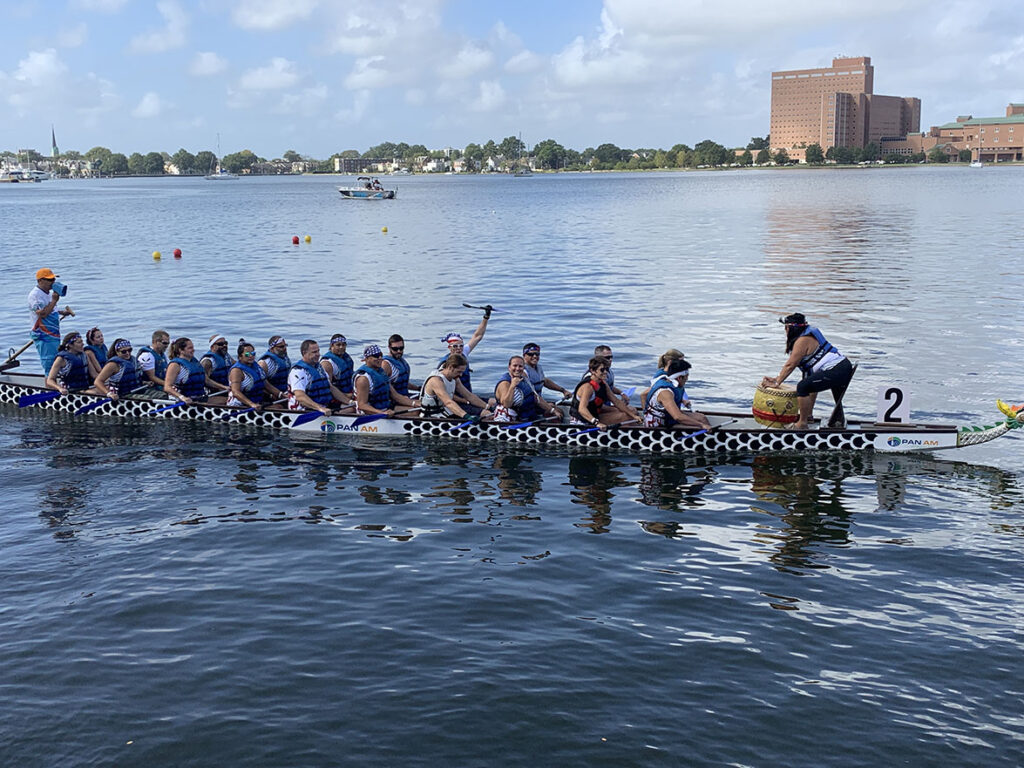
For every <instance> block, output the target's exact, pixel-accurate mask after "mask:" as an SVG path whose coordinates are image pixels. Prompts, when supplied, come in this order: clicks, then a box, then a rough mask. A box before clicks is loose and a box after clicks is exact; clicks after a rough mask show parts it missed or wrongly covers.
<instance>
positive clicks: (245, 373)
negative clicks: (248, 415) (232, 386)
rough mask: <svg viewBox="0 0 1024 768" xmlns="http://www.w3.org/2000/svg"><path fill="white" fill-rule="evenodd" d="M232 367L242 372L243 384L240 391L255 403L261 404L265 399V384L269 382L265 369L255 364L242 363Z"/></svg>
mask: <svg viewBox="0 0 1024 768" xmlns="http://www.w3.org/2000/svg"><path fill="white" fill-rule="evenodd" d="M231 367H232V368H237V369H238V370H240V371H241V372H242V384H241V386H240V387H239V389H241V390H242V392H244V393H245V396H246V397H248V398H249V399H250V400H252V401H253V402H254V403H258V402H260V401H261V400H262V399H263V383H264V382H265V381H266V380H267V375H266V374H265V373H264V372H263V369H262V368H260V367H259V366H258V365H256V364H255V363H253V364H252V365H246V364H245V363H242V362H238V363H235V364H234V365H232V366H231Z"/></svg>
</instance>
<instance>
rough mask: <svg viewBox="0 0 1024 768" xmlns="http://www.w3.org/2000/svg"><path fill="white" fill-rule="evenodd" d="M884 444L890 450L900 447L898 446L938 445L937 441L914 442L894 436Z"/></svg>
mask: <svg viewBox="0 0 1024 768" xmlns="http://www.w3.org/2000/svg"><path fill="white" fill-rule="evenodd" d="M885 442H886V444H888V445H889V446H890V447H891V448H896V447H897V446H900V445H928V446H930V445H938V444H939V441H938V440H916V439H914V440H912V439H909V438H906V437H896V435H893V436H892V437H890V438H889V439H888V440H886V441H885Z"/></svg>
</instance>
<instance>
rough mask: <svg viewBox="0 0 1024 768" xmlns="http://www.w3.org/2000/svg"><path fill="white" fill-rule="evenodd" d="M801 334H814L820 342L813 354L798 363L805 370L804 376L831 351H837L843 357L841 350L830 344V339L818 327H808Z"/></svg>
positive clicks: (815, 338)
mask: <svg viewBox="0 0 1024 768" xmlns="http://www.w3.org/2000/svg"><path fill="white" fill-rule="evenodd" d="M800 336H801V337H803V336H813V337H814V340H815V341H816V342H818V348H817V349H816V350H814V351H813V352H812V353H811V354H809V355H807V356H805V357H803V358H802V359H801V360H800V362H799V363H797V365H798V366H800V370H801V371H803V374H804V376H807V375H808V374H809V373H811V372H812V371H813V370H814V366H816V365H817V364H818V363H819V362H821V360H822V358H824V357H825V356H826V355H827V354H829V353H830V352H835V353H836V354H837V355H839V356H840V357H842V355H840V354H839V350H838V349H836V348H835V347H833V346H832V345H831V344H829V343H828V340H827V339H826V338H825V337H824V336H823V335H822V333H821V331H819V330H818V329H817V328H808V329H807V330H806V331H804V332H803V333H801V334H800Z"/></svg>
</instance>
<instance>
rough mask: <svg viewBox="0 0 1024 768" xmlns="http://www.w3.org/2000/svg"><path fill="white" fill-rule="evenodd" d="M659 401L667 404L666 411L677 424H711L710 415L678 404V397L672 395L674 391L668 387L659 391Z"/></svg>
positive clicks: (689, 425)
mask: <svg viewBox="0 0 1024 768" xmlns="http://www.w3.org/2000/svg"><path fill="white" fill-rule="evenodd" d="M658 402H659V403H661V404H662V405H663V406H665V412H666V413H667V414H668V415H669V416H671V417H672V418H673V419H675V420H676V423H677V424H680V425H682V426H684V427H707V426H710V422H709V421H708V417H707V416H705V415H704V414H703V413H690V412H687V411H684V410H682V409H681V408H680V407H679V406H678V405H676V399H675V398H674V397H672V392H671V391H670V390H668V389H662V390H661V391H659V392H658Z"/></svg>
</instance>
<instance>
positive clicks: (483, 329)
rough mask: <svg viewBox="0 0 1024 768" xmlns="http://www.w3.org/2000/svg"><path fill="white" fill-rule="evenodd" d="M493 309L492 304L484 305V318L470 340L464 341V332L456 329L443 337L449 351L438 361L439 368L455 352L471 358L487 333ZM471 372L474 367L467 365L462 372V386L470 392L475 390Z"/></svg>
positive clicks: (442, 340)
mask: <svg viewBox="0 0 1024 768" xmlns="http://www.w3.org/2000/svg"><path fill="white" fill-rule="evenodd" d="M491 309H492V308H491V305H490V304H488V305H487V306H486V307H484V316H483V319H482V320H481V321H480V324H479V325H478V326H477V327H476V330H475V331H473V335H472V336H470V337H469V341H463V339H462V334H461V333H458V332H456V331H452V332H450V333H446V334H445V335H444V336H442V337H441V342H442V343H443V344H447V345H448V353H447V354H446V355H445V356H444V357H442V358H441V359H440V360H439V361H438V363H437V367H438V368H440V367H441V366H442V365H444V361H445V358H446V357H448V355H451V354H453V353H454V354H459V355H462V356H463V357H464V358H466V360H469V354H470V353H471V352H472V351H473V350H474V349H476V345H477V344H479V343H480V341H481V340H482V339H483V337H484V334H485V333H487V321H488V320H490V319H491ZM471 373H472V369H471V368H470V367H469V366H468V365H467V366H466V372H465V373H463V374H462V379H461V381H462V386H464V387H465V388H466V389H468V390H469V391H470V392H472V391H473V381H472V376H471V375H470V374H471Z"/></svg>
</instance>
